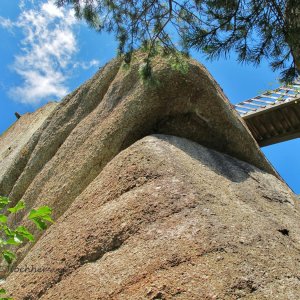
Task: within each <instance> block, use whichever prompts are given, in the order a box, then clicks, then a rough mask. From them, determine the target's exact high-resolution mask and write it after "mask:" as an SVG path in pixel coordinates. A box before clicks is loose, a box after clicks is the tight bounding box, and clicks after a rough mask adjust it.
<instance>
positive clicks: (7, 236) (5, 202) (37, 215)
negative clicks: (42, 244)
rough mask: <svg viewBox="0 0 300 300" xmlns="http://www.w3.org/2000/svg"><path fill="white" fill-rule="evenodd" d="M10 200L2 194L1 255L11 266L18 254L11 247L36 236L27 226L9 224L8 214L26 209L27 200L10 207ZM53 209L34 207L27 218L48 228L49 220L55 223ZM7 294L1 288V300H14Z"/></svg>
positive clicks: (36, 224)
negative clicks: (52, 216)
mask: <svg viewBox="0 0 300 300" xmlns="http://www.w3.org/2000/svg"><path fill="white" fill-rule="evenodd" d="M10 202H11V201H10V200H9V198H7V197H3V196H0V212H1V213H0V232H1V234H0V255H1V256H2V259H3V260H4V261H5V262H6V263H7V264H8V266H10V265H11V264H12V263H13V262H14V260H15V259H16V254H15V253H14V252H13V251H12V249H11V248H13V247H16V246H19V245H21V244H23V243H24V242H25V241H29V242H34V241H35V238H34V236H33V234H32V233H30V232H29V230H28V229H27V228H26V227H25V226H17V227H16V228H12V227H10V226H9V225H8V222H7V221H8V216H9V215H12V214H17V213H18V212H20V211H22V210H24V209H25V202H24V201H23V200H20V201H19V202H18V203H17V204H16V205H15V206H14V207H10V208H9V204H10ZM51 214H52V209H51V208H50V207H48V206H42V207H40V208H38V209H32V210H31V211H30V213H29V215H28V216H27V218H28V219H29V220H30V221H32V222H33V223H34V224H35V226H36V227H37V228H38V229H39V230H45V229H46V228H47V222H50V223H53V220H52V218H51ZM6 294H7V292H6V290H5V289H3V288H1V289H0V300H12V298H10V297H2V296H5V295H6Z"/></svg>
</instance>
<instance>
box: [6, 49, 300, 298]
mask: <svg viewBox="0 0 300 300" xmlns="http://www.w3.org/2000/svg"><path fill="white" fill-rule="evenodd" d="M144 57H145V55H144V54H143V53H136V54H135V56H134V59H133V62H132V63H131V66H130V68H128V66H126V67H124V65H123V62H122V59H115V60H113V61H112V62H110V63H109V64H107V65H106V66H105V67H104V68H103V69H101V70H100V71H99V72H98V73H97V74H96V75H95V76H94V77H93V78H92V79H91V80H89V81H87V82H86V83H85V84H84V85H82V86H81V87H79V88H78V89H77V90H76V91H74V92H73V93H71V94H70V95H68V96H67V97H66V98H65V99H63V100H62V102H60V103H59V104H58V105H57V106H56V107H55V108H54V109H53V111H52V112H51V113H50V114H49V116H48V117H47V118H46V119H45V120H44V122H43V124H42V125H41V126H39V128H38V130H36V131H35V132H34V134H33V135H32V136H31V137H30V138H29V140H28V139H27V142H26V143H25V144H24V146H23V145H22V147H21V149H20V151H19V154H17V155H15V157H14V159H13V160H11V161H10V162H9V163H5V162H4V161H0V169H1V168H2V165H4V164H5V170H4V171H3V174H2V175H1V176H0V194H2V195H7V196H9V197H10V198H11V199H12V200H13V203H16V201H18V200H19V199H21V198H22V199H23V200H24V201H25V202H26V207H27V209H26V211H25V213H23V214H19V215H18V216H17V218H16V219H14V220H10V222H12V221H13V222H14V223H15V224H24V225H26V226H29V228H30V229H31V230H34V229H33V227H30V226H31V225H30V224H28V222H27V221H26V218H25V214H26V213H27V212H28V210H30V209H31V208H34V207H37V206H41V205H48V206H50V207H52V208H53V210H54V218H55V220H56V223H55V224H54V225H53V226H51V227H50V229H49V230H47V231H46V233H45V234H44V235H43V236H41V234H40V233H37V232H36V234H37V238H39V237H40V236H41V238H40V239H39V240H38V241H37V243H36V244H35V245H34V247H33V248H32V244H29V243H28V244H26V245H24V246H23V247H22V248H19V249H18V251H17V254H18V260H17V261H16V263H15V265H14V267H15V268H17V269H15V272H12V273H11V274H10V275H9V276H8V278H7V281H6V286H7V288H8V290H9V291H11V293H12V294H13V296H14V297H15V299H16V300H18V299H24V300H25V299H27V300H29V299H86V298H87V299H173V298H176V297H177V298H178V299H214V298H215V299H235V298H234V297H236V298H238V297H242V296H245V297H250V298H249V299H264V298H263V297H268V295H279V296H278V297H281V298H278V299H286V298H282V297H283V295H284V294H285V293H286V291H287V290H288V291H289V293H290V295H291V298H290V299H298V298H297V297H296V298H293V297H295V295H296V296H299V289H298V282H297V280H299V279H297V278H299V277H297V276H298V275H299V274H298V275H297V270H298V269H299V266H298V264H299V253H298V252H299V251H298V250H297V249H299V245H298V244H299V230H298V229H297V227H295V226H294V227H293V226H292V225H293V224H296V222H297V220H298V218H299V208H298V204H297V202H295V198H294V196H293V194H292V192H291V191H290V190H289V188H288V187H287V186H286V184H285V183H284V182H282V181H281V180H280V178H279V176H278V175H277V173H276V171H274V169H273V168H272V166H271V165H270V164H269V163H268V161H267V160H266V158H265V157H264V155H263V154H262V152H261V151H260V149H259V147H258V145H257V144H256V142H255V140H254V139H253V137H252V136H251V134H250V132H249V131H248V129H247V128H246V126H245V124H244V122H243V121H242V120H241V119H240V118H239V116H238V114H237V113H236V112H235V110H234V109H233V108H232V106H231V105H230V103H229V102H228V100H227V98H226V97H225V96H224V94H223V93H222V90H221V89H220V88H219V86H218V85H217V83H216V82H215V81H214V80H213V79H212V77H211V76H210V74H209V73H208V72H207V71H206V69H205V68H204V67H203V66H202V65H200V64H199V63H197V62H196V61H193V60H187V61H186V63H187V64H188V72H187V73H181V72H179V71H176V70H173V69H172V67H171V64H170V62H169V58H168V57H156V58H155V60H154V61H153V79H152V81H150V82H149V81H148V82H143V81H142V80H141V78H140V76H139V70H140V68H141V65H142V64H143V59H144ZM21 119H22V118H21ZM21 119H20V120H21ZM20 120H19V121H18V122H20ZM17 124H18V123H17ZM19 124H20V123H19ZM153 134H154V135H153ZM0 139H1V138H0ZM0 145H1V140H0ZM0 148H1V147H0ZM212 149H214V150H212ZM0 150H1V149H0ZM283 251H289V254H288V256H285V255H284V252H283ZM297 251H298V252H297ZM32 266H33V267H32ZM49 267H51V270H49V269H45V268H49ZM28 268H29V269H28ZM30 268H31V269H30ZM18 270H19V271H20V272H17V271H18ZM22 270H23V271H24V270H25V272H22ZM30 270H32V271H30ZM38 270H40V272H39V271H38ZM35 271H36V272H35ZM205 297H206V298H205ZM218 297H219V298H218ZM226 297H227V298H226ZM251 297H252V298H251ZM253 297H254V298H253ZM255 297H257V298H255ZM266 299H267V298H266Z"/></svg>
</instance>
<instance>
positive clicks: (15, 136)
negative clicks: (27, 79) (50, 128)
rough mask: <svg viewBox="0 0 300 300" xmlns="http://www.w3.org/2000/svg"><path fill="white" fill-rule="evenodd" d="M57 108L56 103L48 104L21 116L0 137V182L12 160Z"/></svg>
mask: <svg viewBox="0 0 300 300" xmlns="http://www.w3.org/2000/svg"><path fill="white" fill-rule="evenodd" d="M56 106H57V103H53V102H51V103H48V104H47V105H45V106H43V107H42V108H40V109H38V110H37V111H36V112H34V113H29V114H25V115H23V116H22V117H21V118H20V120H19V121H18V122H16V123H15V124H13V126H11V127H10V128H9V129H8V130H7V131H6V132H4V133H3V135H1V137H0V162H1V168H0V180H3V175H4V174H5V173H6V172H7V170H8V169H9V167H10V166H11V165H12V164H13V162H14V160H16V159H18V157H20V156H21V155H22V153H20V152H21V151H22V149H23V147H24V146H25V145H26V143H27V142H28V141H29V140H30V138H31V137H32V136H33V134H34V133H36V132H37V131H38V129H39V128H40V127H41V125H42V124H43V123H44V121H45V120H46V118H47V117H48V116H49V115H50V113H51V112H52V111H53V110H54V108H55V107H56Z"/></svg>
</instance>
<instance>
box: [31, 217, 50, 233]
mask: <svg viewBox="0 0 300 300" xmlns="http://www.w3.org/2000/svg"><path fill="white" fill-rule="evenodd" d="M32 221H33V222H34V224H35V225H36V227H37V228H38V229H40V230H45V229H47V224H46V223H45V222H44V221H43V220H41V219H40V218H35V219H32Z"/></svg>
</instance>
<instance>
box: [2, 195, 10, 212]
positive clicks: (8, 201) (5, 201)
mask: <svg viewBox="0 0 300 300" xmlns="http://www.w3.org/2000/svg"><path fill="white" fill-rule="evenodd" d="M8 203H10V200H9V199H8V198H7V197H3V196H0V209H3V208H4V207H5V206H6V205H7V204H8Z"/></svg>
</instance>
